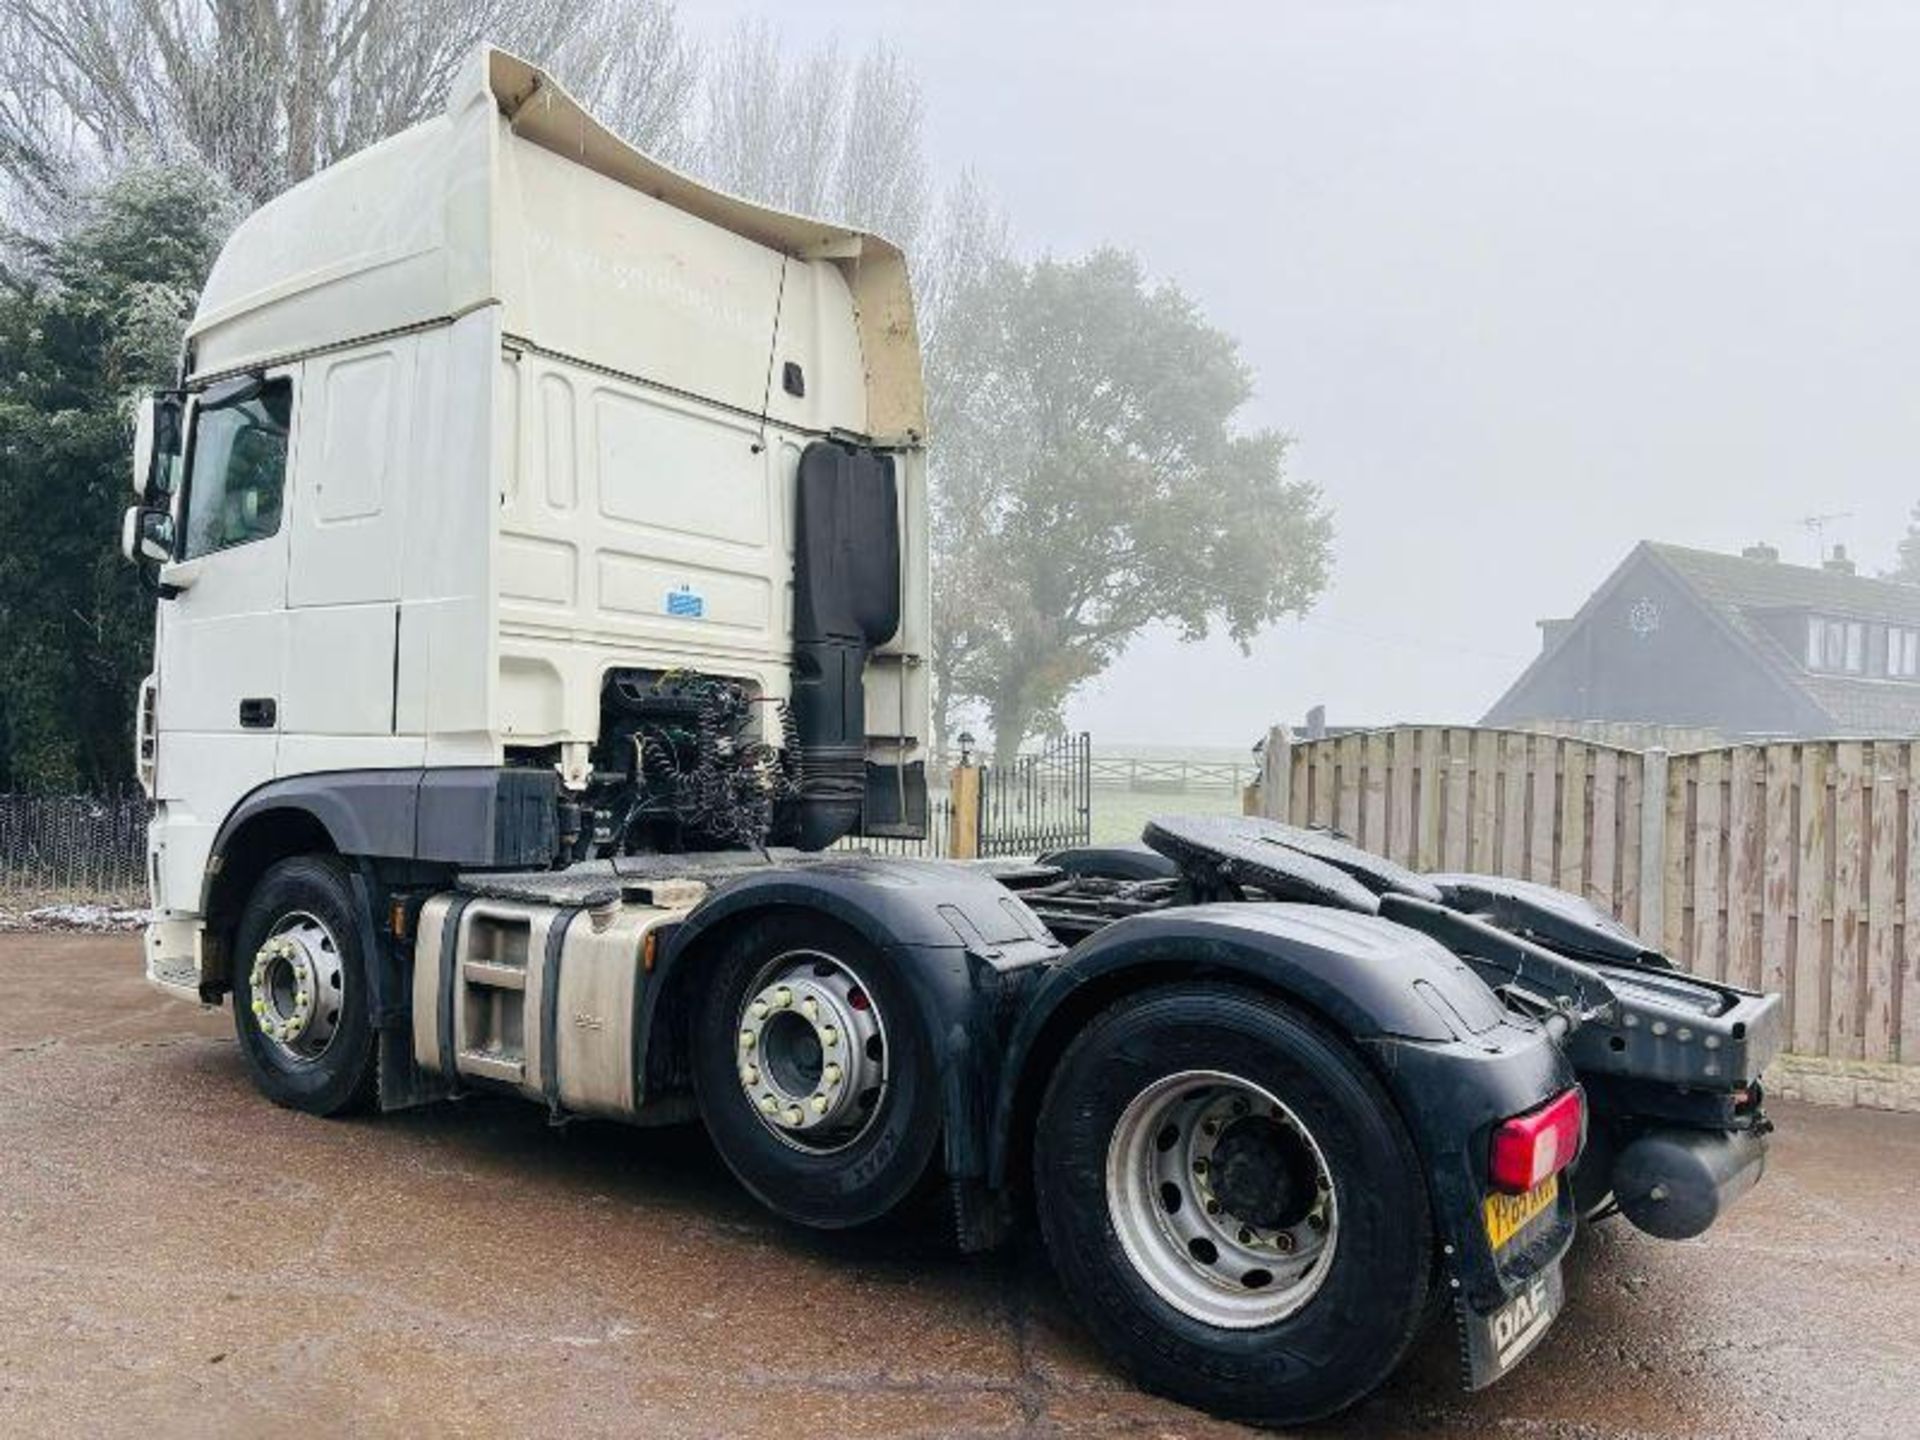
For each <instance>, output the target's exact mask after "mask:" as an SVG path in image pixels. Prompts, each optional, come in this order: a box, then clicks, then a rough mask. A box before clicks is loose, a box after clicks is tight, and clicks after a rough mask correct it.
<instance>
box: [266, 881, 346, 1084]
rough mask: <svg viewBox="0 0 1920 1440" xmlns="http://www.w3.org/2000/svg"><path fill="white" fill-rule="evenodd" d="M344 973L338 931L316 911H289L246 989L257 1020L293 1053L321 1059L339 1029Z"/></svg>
mask: <svg viewBox="0 0 1920 1440" xmlns="http://www.w3.org/2000/svg"><path fill="white" fill-rule="evenodd" d="M340 977H341V966H340V946H339V942H338V941H336V940H335V939H334V937H333V932H332V931H330V930H329V929H327V927H326V926H325V925H324V924H323V923H322V922H321V921H319V920H318V919H316V918H315V917H313V916H312V915H308V914H305V913H299V914H293V915H288V916H285V917H284V918H282V919H281V920H280V921H279V922H278V923H277V924H276V925H275V926H274V928H273V930H272V931H271V932H270V933H269V934H268V936H267V938H266V939H265V940H264V941H262V942H261V945H260V948H259V949H258V950H256V951H255V952H254V955H253V968H252V970H251V971H250V972H249V974H248V977H247V993H248V999H249V1003H250V1006H251V1008H252V1011H253V1018H254V1024H255V1025H257V1026H258V1027H259V1030H260V1033H261V1035H263V1036H264V1037H266V1040H267V1042H268V1043H269V1044H271V1045H272V1046H274V1048H275V1049H277V1050H279V1051H281V1052H282V1053H283V1054H285V1055H286V1056H288V1057H289V1058H291V1059H294V1060H313V1059H316V1058H318V1057H319V1056H320V1055H321V1054H323V1053H324V1052H325V1051H326V1048H327V1046H328V1045H330V1044H331V1043H332V1042H333V1037H334V1035H335V1033H336V1032H337V1031H338V1029H339V1025H340V1010H341V1006H342V1004H343V1003H344V1001H345V994H344V992H343V990H342V988H341V978H340Z"/></svg>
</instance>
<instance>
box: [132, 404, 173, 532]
mask: <svg viewBox="0 0 1920 1440" xmlns="http://www.w3.org/2000/svg"><path fill="white" fill-rule="evenodd" d="M184 408H185V400H184V397H182V396H181V394H180V392H179V391H177V390H156V391H155V392H154V393H153V394H151V395H147V396H143V397H142V398H141V401H140V408H139V410H138V411H137V412H136V413H135V416H134V423H133V493H134V494H135V495H138V496H139V497H140V498H141V499H142V500H144V501H146V502H147V503H148V504H151V503H152V502H153V501H154V500H155V499H156V498H158V497H159V496H162V495H171V494H172V493H173V480H174V468H175V466H176V465H177V463H178V462H179V459H180V417H181V412H182V410H183V409H184Z"/></svg>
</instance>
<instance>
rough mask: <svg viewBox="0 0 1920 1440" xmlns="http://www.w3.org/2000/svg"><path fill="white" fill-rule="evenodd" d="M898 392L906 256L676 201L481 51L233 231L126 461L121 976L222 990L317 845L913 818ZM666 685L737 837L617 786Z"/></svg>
mask: <svg viewBox="0 0 1920 1440" xmlns="http://www.w3.org/2000/svg"><path fill="white" fill-rule="evenodd" d="M922 411H923V406H922V397H921V382H920V370H919V353H918V347H917V342H916V339H915V336H914V323H913V308H912V301H911V296H910V292H909V290H908V285H907V275H906V267H905V261H904V259H903V257H902V256H901V255H900V253H899V251H898V250H896V249H895V248H894V247H893V246H891V245H889V244H887V243H886V242H885V241H883V240H880V239H878V238H876V237H874V236H870V235H864V234H860V233H857V232H855V231H851V230H848V229H845V228H843V227H839V226H834V225H828V224H824V223H821V222H817V221H812V220H806V219H803V218H799V217H794V216H788V215H782V214H778V213H776V212H772V211H768V210H765V209H763V208H761V207H758V206H754V205H751V204H748V203H747V202H745V201H741V200H738V199H735V198H734V197H731V196H727V195H724V194H721V193H719V192H716V191H713V190H710V189H707V188H705V187H703V186H700V185H698V184H696V183H695V182H693V181H691V180H689V179H687V178H686V177H684V176H681V175H679V174H677V173H675V172H673V171H671V170H669V169H667V168H666V167H664V166H661V165H659V164H658V163H656V162H654V161H652V160H650V159H648V158H646V157H644V156H642V155H640V154H639V153H638V152H636V151H634V150H632V149H630V148H629V147H627V146H626V145H624V144H623V143H621V142H620V141H619V140H618V139H616V138H615V137H614V136H612V135H611V134H609V133H608V132H606V131H605V130H604V129H602V128H601V127H600V126H599V125H598V124H597V123H596V122H594V121H593V120H592V119H591V118H590V117H588V116H587V115H586V114H585V113H584V112H583V111H582V110H581V109H580V108H579V107H578V106H577V105H575V104H574V103H573V102H572V101H571V100H570V99H569V98H568V97H567V96H566V95H565V93H564V92H563V91H561V90H560V89H559V88H558V87H557V86H556V85H555V84H554V83H553V82H552V81H551V80H550V79H548V78H547V77H545V76H543V75H541V74H540V73H539V72H538V71H536V70H535V69H533V68H532V67H530V66H528V65H526V64H525V63H523V62H521V61H519V60H517V59H515V58H514V57H512V56H510V55H507V54H505V53H504V52H501V51H498V50H488V51H486V52H484V53H482V54H481V55H479V56H477V57H476V58H475V60H474V61H473V62H472V64H471V65H470V66H469V68H468V69H467V71H466V72H465V73H464V76H463V78H462V80H461V82H460V84H459V85H457V86H456V87H455V90H454V92H453V94H452V95H451V96H450V99H449V103H448V107H447V110H446V113H445V114H443V115H441V116H438V117H436V118H434V119H432V120H429V121H427V122H426V123H424V124H422V125H419V126H416V127H414V128H413V129H411V130H408V131H406V132H404V133H403V134H400V135H397V136H395V137H393V138H392V139H390V140H387V141H386V142H384V143H382V144H379V145H376V146H374V147H372V148H371V149H369V150H367V151H364V152H362V153H361V154H358V155H356V156H354V157H352V158H351V159H349V160H347V161H345V162H343V163H341V164H339V165H336V166H334V167H332V168H330V169H329V170H327V171H325V172H324V173H322V174H321V175H318V176H316V177H314V178H313V179H312V180H310V181H309V182H307V183H306V184H304V185H301V186H299V187H297V188H296V189H294V190H293V191H291V192H289V193H287V194H285V195H283V196H281V197H279V198H278V199H276V200H275V201H273V202H271V203H270V204H268V205H266V206H264V207H263V208H262V209H260V210H259V211H257V212H256V213H255V214H253V215H252V216H250V217H249V218H248V219H247V220H246V221H244V222H243V223H242V224H241V226H240V227H239V229H238V230H237V231H236V232H235V233H234V235H233V236H232V237H231V239H230V240H229V241H228V242H227V244H226V247H225V248H224V250H223V251H222V253H221V255H220V258H219V261H218V263H217V264H216V265H215V267H214V270H213V272H212V274H211V276H210V278H209V279H208V282H207V285H206V288H205V291H204V293H203V295H202V297H201V300H200V305H199V308H198V312H197V314H196V315H195V317H194V320H193V322H192V325H191V328H190V329H189V331H188V334H187V339H186V348H185V353H184V358H183V363H182V368H181V379H180V384H179V386H178V388H177V390H176V391H174V392H172V393H170V394H167V395H163V396H160V397H156V400H155V401H153V402H150V405H149V412H150V415H151V417H152V418H151V419H150V420H149V422H148V423H147V424H145V425H143V427H142V430H141V435H142V437H143V449H142V452H141V453H140V454H139V455H138V456H137V457H136V483H137V485H138V487H139V490H140V492H141V493H140V499H141V502H142V509H143V510H144V512H145V513H144V514H142V515H139V516H137V517H130V521H129V524H130V530H129V543H130V545H131V547H132V549H133V550H134V553H136V554H137V555H141V556H144V557H145V558H146V563H147V565H148V566H149V568H150V570H151V571H152V574H153V581H154V585H155V588H156V591H157V593H158V595H159V596H160V597H161V603H160V604H159V605H158V606H157V622H156V630H155V645H154V654H155V665H154V672H153V675H152V677H151V678H150V679H149V681H148V682H147V685H146V686H145V688H144V690H143V692H142V695H141V699H140V707H139V716H140V720H139V737H138V747H139V757H140V776H141V780H142V783H143V784H144V785H145V786H146V787H147V788H148V790H149V793H150V794H151V795H152V797H153V799H154V801H155V812H154V820H153V826H152V832H151V850H150V854H151V880H152V888H153V892H154V893H153V899H154V909H155V914H156V918H155V921H154V923H153V925H152V927H151V928H150V929H149V931H148V936H147V946H148V963H149V969H150V973H151V974H152V976H153V977H154V979H155V980H156V981H157V982H160V983H164V984H169V985H174V986H176V987H178V988H181V989H183V990H187V991H189V992H201V991H204V990H205V989H207V988H209V987H211V988H213V989H216V990H217V989H218V988H219V987H220V986H221V985H222V984H223V982H224V980H225V978H226V977H225V974H224V969H223V967H224V966H225V964H226V959H225V955H224V949H223V947H225V946H226V945H227V944H228V939H227V934H226V931H227V928H228V927H229V926H230V923H231V920H232V919H233V908H234V902H235V901H236V900H237V899H238V898H239V897H240V896H241V895H242V894H243V886H244V885H245V883H246V882H247V881H249V880H251V879H252V878H254V877H256V876H257V875H258V874H260V873H261V872H262V871H263V870H264V869H265V867H266V866H267V865H270V864H271V863H273V861H274V860H276V859H278V858H281V857H282V856H284V855H287V854H294V853H300V851H301V850H302V849H303V848H304V847H306V846H307V845H308V844H309V842H310V841H311V840H312V839H313V837H314V833H315V831H316V828H317V829H319V830H324V831H325V832H326V834H327V836H328V837H329V839H330V840H331V841H332V843H333V844H334V846H335V848H337V849H339V850H340V851H341V852H342V853H347V852H351V853H354V854H356V855H364V856H367V857H368V858H371V859H377V860H380V861H382V862H386V863H390V864H392V865H415V866H429V867H432V866H439V867H458V866H465V867H480V868H486V867H496V866H523V867H524V866H545V865H558V864H563V863H566V862H568V861H572V860H576V859H584V858H589V857H591V856H595V855H606V854H612V853H619V852H621V851H623V850H628V849H634V848H640V847H642V846H649V847H651V846H655V845H659V844H666V845H670V846H671V845H678V846H681V847H683V848H684V847H688V846H699V845H703V844H712V843H714V841H715V840H716V838H719V839H724V840H726V841H729V842H732V843H752V844H763V843H766V842H767V841H768V840H770V839H772V840H778V839H792V840H795V841H797V842H801V843H805V844H807V845H809V846H810V847H814V848H817V847H819V846H820V845H823V844H826V843H829V842H830V841H832V840H834V839H837V838H839V837H840V836H841V835H844V834H881V835H911V834H917V833H919V832H920V830H921V829H922V828H923V827H924V825H925V823H926V778H925V761H926V734H927V716H928V689H927V678H926V676H927V672H926V668H925V664H924V662H925V658H926V655H927V646H928V635H927V626H928V619H927V616H928V601H927V596H928V591H927V542H926V530H927V518H926V489H925V463H924V428H925V426H924V419H923V413H922ZM803 495H809V496H811V497H812V503H811V504H809V505H805V506H803V503H802V499H803ZM803 512H804V513H803ZM131 527H138V530H137V533H135V530H134V528H131ZM803 527H804V531H803ZM809 562H810V564H809ZM797 565H798V567H799V569H800V570H802V571H804V572H805V573H802V574H799V575H797V574H796V567H797ZM847 572H857V573H854V574H852V575H851V579H850V581H849V575H848V573H847ZM796 579H798V580H799V582H800V583H801V585H802V586H806V585H808V584H809V583H810V584H811V587H812V588H811V590H810V591H809V590H805V589H802V590H800V591H796ZM842 582H848V583H842ZM862 587H864V589H862ZM796 598H797V599H798V601H799V604H798V607H796ZM862 607H864V609H862ZM797 610H798V613H797ZM848 611H854V612H859V613H851V614H850V613H846V612H848ZM826 612H830V613H826ZM796 621H798V623H799V625H800V627H801V628H800V629H799V630H798V631H796ZM823 627H824V628H823ZM669 676H672V677H676V683H668V684H665V685H663V684H662V682H663V681H664V680H665V679H666V677H669ZM687 677H701V678H702V679H703V680H706V681H710V682H713V683H715V684H718V685H724V686H727V687H731V688H732V689H733V690H734V691H736V692H737V694H738V697H739V701H740V703H741V704H744V706H745V707H746V709H745V713H744V717H743V719H744V723H742V724H741V725H740V726H739V727H738V732H739V733H738V734H737V735H735V736H732V737H729V738H730V739H733V740H736V741H738V743H739V745H740V746H741V747H742V748H743V749H744V748H745V747H747V746H749V745H751V746H759V747H765V750H760V749H756V750H754V752H753V760H752V762H751V763H752V764H757V765H765V766H767V767H769V772H770V773H769V776H768V777H766V778H768V779H769V780H770V782H771V787H772V788H774V789H777V790H779V791H780V793H779V794H778V795H776V796H775V797H774V799H773V800H772V802H771V803H770V805H769V806H767V807H762V808H765V809H768V810H769V812H770V813H768V814H766V815H764V816H760V817H757V818H759V819H760V821H761V824H760V826H759V827H758V828H760V829H761V830H762V831H763V832H764V833H760V834H748V833H745V830H746V828H748V827H746V826H744V825H743V826H737V827H735V828H736V830H739V831H740V832H741V833H737V834H735V833H729V834H726V835H724V836H721V837H715V836H714V835H711V834H706V833H703V832H702V830H701V827H700V826H699V825H698V824H694V825H686V824H682V823H677V822H679V821H684V820H685V818H686V817H685V816H684V815H679V816H676V815H675V814H674V813H673V810H674V804H675V802H674V799H673V797H671V796H666V795H662V794H660V793H658V792H659V791H660V788H661V787H660V786H658V785H655V786H653V787H652V788H651V790H649V788H648V787H647V786H646V785H645V783H644V779H645V776H644V774H640V773H639V772H640V771H641V769H642V767H643V766H644V765H659V764H661V763H662V762H664V761H666V760H668V759H670V758H672V757H671V756H669V755H668V754H667V753H665V752H667V751H668V750H669V749H670V748H671V747H670V746H669V745H667V744H665V743H662V744H661V745H659V746H656V751H657V752H658V753H656V754H655V755H650V756H648V757H647V759H646V760H644V761H642V760H639V759H637V758H636V741H635V736H636V734H640V735H643V736H644V735H655V734H658V733H659V732H661V731H662V730H671V729H672V728H673V725H674V723H675V721H676V717H678V718H679V719H683V720H685V721H686V723H688V724H696V725H697V722H698V716H697V715H694V714H692V713H691V712H692V710H693V709H696V708H697V706H696V705H695V702H694V701H693V700H691V699H690V698H689V689H690V686H689V683H688V680H687ZM796 677H797V678H796ZM735 708H736V709H738V708H739V707H738V706H737V705H736V707H735ZM766 751H772V752H780V753H774V754H768V753H765V752H766ZM789 751H791V752H793V753H790V754H789V753H785V752H789ZM682 758H683V759H684V757H682ZM803 759H804V761H805V762H807V763H805V764H804V765H803V764H801V763H799V762H800V761H802V760H803ZM636 775H638V776H639V782H638V783H636ZM622 776H625V777H626V778H625V779H624V780H623V779H620V778H619V777H622ZM722 778H723V779H725V778H739V777H722ZM760 778H761V777H757V776H750V777H746V778H745V779H744V780H743V781H742V783H741V785H740V787H739V788H741V789H742V790H750V789H752V787H753V786H754V784H756V783H758V781H759V779H760ZM802 791H804V792H805V793H804V794H802V793H801V792H802ZM636 806H639V807H642V808H644V809H646V810H647V812H648V813H647V823H644V824H638V823H637V824H635V825H632V826H628V825H626V824H624V823H623V822H624V821H625V820H626V819H627V818H628V813H629V812H631V811H632V810H634V809H635V807H636ZM685 808H686V807H685V806H684V805H683V806H681V809H683V810H684V809H685ZM708 818H710V819H719V820H724V819H726V818H727V817H724V816H718V817H708ZM748 818H749V820H751V819H753V818H756V817H748ZM709 828H711V827H709ZM723 828H724V827H723Z"/></svg>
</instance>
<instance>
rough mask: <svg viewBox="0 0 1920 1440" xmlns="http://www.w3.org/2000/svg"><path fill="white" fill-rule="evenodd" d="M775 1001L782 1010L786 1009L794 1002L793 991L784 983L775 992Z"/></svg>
mask: <svg viewBox="0 0 1920 1440" xmlns="http://www.w3.org/2000/svg"><path fill="white" fill-rule="evenodd" d="M773 1003H774V1004H776V1005H778V1006H779V1007H780V1008H781V1009H782V1010H784V1009H786V1008H787V1006H789V1005H791V1004H792V1003H793V991H791V990H789V989H788V988H787V987H786V986H784V985H782V986H781V987H780V988H779V989H778V990H776V991H774V992H773Z"/></svg>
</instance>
